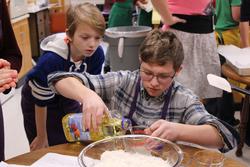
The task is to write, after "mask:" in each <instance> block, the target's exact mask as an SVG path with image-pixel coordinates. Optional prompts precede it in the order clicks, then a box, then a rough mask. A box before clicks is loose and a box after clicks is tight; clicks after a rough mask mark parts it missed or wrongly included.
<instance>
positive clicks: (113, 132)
mask: <svg viewBox="0 0 250 167" xmlns="http://www.w3.org/2000/svg"><path fill="white" fill-rule="evenodd" d="M82 116H83V115H82V113H71V114H67V115H65V116H64V117H63V119H62V124H63V131H64V134H65V137H66V139H67V141H69V142H75V141H97V140H100V139H103V138H106V137H111V136H119V135H124V134H125V133H126V131H127V130H131V128H132V123H131V121H130V120H129V119H126V118H122V117H117V115H116V116H115V117H110V116H107V115H104V116H103V118H102V123H101V124H100V125H99V126H98V129H97V130H96V131H94V129H92V128H90V129H89V130H85V129H84V128H83V122H82V120H83V118H82Z"/></svg>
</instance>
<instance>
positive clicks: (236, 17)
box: [231, 6, 240, 22]
mask: <svg viewBox="0 0 250 167" xmlns="http://www.w3.org/2000/svg"><path fill="white" fill-rule="evenodd" d="M231 12H232V18H233V20H234V21H236V22H239V21H240V6H232V7H231Z"/></svg>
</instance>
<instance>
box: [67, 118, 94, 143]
mask: <svg viewBox="0 0 250 167" xmlns="http://www.w3.org/2000/svg"><path fill="white" fill-rule="evenodd" d="M62 122H63V130H64V134H65V137H66V139H67V141H69V142H74V141H89V140H91V137H90V133H89V131H84V130H83V127H82V113H77V114H68V115H66V116H65V117H64V118H63V120H62Z"/></svg>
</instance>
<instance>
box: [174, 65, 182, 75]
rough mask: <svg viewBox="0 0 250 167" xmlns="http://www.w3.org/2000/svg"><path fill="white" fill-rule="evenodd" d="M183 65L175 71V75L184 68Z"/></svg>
mask: <svg viewBox="0 0 250 167" xmlns="http://www.w3.org/2000/svg"><path fill="white" fill-rule="evenodd" d="M182 68H183V67H182V65H181V66H180V67H179V69H178V70H176V72H175V75H178V74H179V73H180V72H181V70H182Z"/></svg>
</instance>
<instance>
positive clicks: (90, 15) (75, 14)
mask: <svg viewBox="0 0 250 167" xmlns="http://www.w3.org/2000/svg"><path fill="white" fill-rule="evenodd" d="M82 23H84V24H86V25H88V26H90V27H92V28H93V29H94V30H96V31H97V32H98V33H100V35H102V36H103V35H104V32H105V28H106V26H105V25H106V23H105V19H104V17H103V15H102V13H101V12H100V10H99V9H98V8H97V7H96V6H95V5H94V4H91V3H82V4H77V5H75V6H70V7H69V8H68V10H67V13H66V27H67V29H68V30H67V33H68V35H69V36H70V37H72V36H73V35H74V33H75V31H76V28H77V25H78V24H82Z"/></svg>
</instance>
